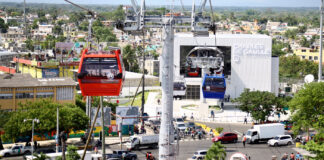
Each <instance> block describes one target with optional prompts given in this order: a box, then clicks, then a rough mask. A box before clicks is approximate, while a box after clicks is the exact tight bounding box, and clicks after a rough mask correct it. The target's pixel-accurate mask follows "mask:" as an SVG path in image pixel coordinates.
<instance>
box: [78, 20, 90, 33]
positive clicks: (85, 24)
mask: <svg viewBox="0 0 324 160" xmlns="http://www.w3.org/2000/svg"><path fill="white" fill-rule="evenodd" d="M88 27H89V22H88V21H83V22H82V23H81V24H80V25H78V28H79V30H81V31H88Z"/></svg>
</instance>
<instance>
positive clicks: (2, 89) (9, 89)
mask: <svg viewBox="0 0 324 160" xmlns="http://www.w3.org/2000/svg"><path fill="white" fill-rule="evenodd" d="M0 91H4V92H5V91H12V88H1V89H0Z"/></svg>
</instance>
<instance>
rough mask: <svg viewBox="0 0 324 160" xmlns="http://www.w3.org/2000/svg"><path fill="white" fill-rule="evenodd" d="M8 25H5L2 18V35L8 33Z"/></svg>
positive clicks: (0, 24) (0, 29) (0, 20)
mask: <svg viewBox="0 0 324 160" xmlns="http://www.w3.org/2000/svg"><path fill="white" fill-rule="evenodd" d="M7 30H8V25H7V24H6V23H5V21H4V20H3V19H2V18H0V32H1V33H7Z"/></svg>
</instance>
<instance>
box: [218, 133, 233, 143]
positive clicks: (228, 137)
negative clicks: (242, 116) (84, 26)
mask: <svg viewBox="0 0 324 160" xmlns="http://www.w3.org/2000/svg"><path fill="white" fill-rule="evenodd" d="M219 141H220V142H221V143H223V142H234V143H236V142H237V134H236V133H230V132H224V133H222V134H220V135H219V136H215V137H214V138H213V139H212V142H219Z"/></svg>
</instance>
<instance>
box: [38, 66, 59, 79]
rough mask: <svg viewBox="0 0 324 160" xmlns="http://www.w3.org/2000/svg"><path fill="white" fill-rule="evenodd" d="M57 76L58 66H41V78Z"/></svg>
mask: <svg viewBox="0 0 324 160" xmlns="http://www.w3.org/2000/svg"><path fill="white" fill-rule="evenodd" d="M55 77H59V69H58V68H51V69H49V68H43V69H42V78H55Z"/></svg>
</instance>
